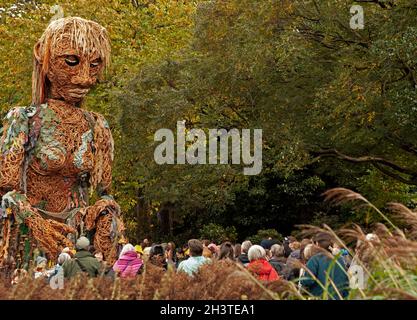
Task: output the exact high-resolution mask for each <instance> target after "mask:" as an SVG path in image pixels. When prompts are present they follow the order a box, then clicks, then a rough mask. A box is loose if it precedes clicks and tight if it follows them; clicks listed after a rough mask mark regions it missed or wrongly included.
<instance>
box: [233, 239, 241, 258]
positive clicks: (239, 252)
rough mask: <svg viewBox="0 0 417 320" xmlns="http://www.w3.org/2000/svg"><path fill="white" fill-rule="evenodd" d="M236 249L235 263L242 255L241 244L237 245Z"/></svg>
mask: <svg viewBox="0 0 417 320" xmlns="http://www.w3.org/2000/svg"><path fill="white" fill-rule="evenodd" d="M234 248H235V261H238V259H239V256H240V254H241V253H242V245H241V244H240V243H236V244H235V245H234Z"/></svg>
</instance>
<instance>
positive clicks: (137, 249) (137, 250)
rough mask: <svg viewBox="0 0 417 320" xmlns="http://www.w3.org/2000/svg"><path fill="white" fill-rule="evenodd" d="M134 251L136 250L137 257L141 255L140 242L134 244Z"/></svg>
mask: <svg viewBox="0 0 417 320" xmlns="http://www.w3.org/2000/svg"><path fill="white" fill-rule="evenodd" d="M135 251H136V253H137V254H138V257H139V258H142V255H143V249H142V246H141V245H140V244H137V245H136V246H135Z"/></svg>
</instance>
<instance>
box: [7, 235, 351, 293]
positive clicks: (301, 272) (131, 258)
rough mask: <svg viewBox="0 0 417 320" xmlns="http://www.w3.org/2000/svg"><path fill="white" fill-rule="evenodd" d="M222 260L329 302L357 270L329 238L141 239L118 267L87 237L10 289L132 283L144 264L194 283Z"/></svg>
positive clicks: (126, 249)
mask: <svg viewBox="0 0 417 320" xmlns="http://www.w3.org/2000/svg"><path fill="white" fill-rule="evenodd" d="M220 260H229V261H233V262H234V263H236V264H237V265H240V267H241V268H245V269H247V270H248V271H249V272H250V273H251V274H252V275H253V276H254V277H255V278H256V279H257V280H258V281H261V282H270V281H279V280H286V281H293V282H294V283H296V284H297V286H298V288H299V291H300V292H301V293H308V294H310V295H312V296H317V297H321V296H323V293H324V292H326V294H327V296H328V298H330V299H343V298H345V297H346V296H347V295H348V293H349V280H350V279H349V272H348V270H349V268H350V267H352V265H354V264H355V258H354V257H352V256H351V254H350V253H349V252H348V251H347V250H346V249H343V248H341V246H340V245H339V244H338V243H337V242H335V241H334V240H333V239H332V237H331V236H330V235H329V234H327V233H318V234H316V235H315V236H314V237H312V238H308V239H307V238H306V239H302V240H301V241H298V240H297V239H296V238H294V237H286V238H285V239H284V240H283V241H277V240H274V239H272V238H269V239H264V240H262V241H261V242H260V243H259V244H253V243H252V242H251V241H249V240H246V241H243V242H242V243H234V244H232V243H231V242H229V241H225V242H223V243H221V244H216V243H214V242H212V241H209V240H198V239H191V240H189V241H188V243H187V244H185V245H184V246H183V247H179V248H177V247H176V245H175V244H174V243H173V242H169V243H153V244H151V243H150V241H149V240H148V239H144V240H143V241H142V243H141V244H139V245H132V244H130V243H127V244H124V245H123V247H121V250H120V253H119V255H118V259H117V261H116V262H115V263H112V264H109V263H107V262H106V261H104V260H103V254H102V253H101V252H95V251H94V248H93V247H92V246H90V241H89V240H88V239H87V238H86V237H80V238H79V239H78V240H77V242H76V245H75V248H74V249H71V248H65V249H64V250H63V251H62V252H61V254H60V255H59V257H58V259H57V261H56V263H55V265H54V266H50V267H49V268H48V261H47V259H46V258H45V257H43V256H42V255H39V256H37V257H36V258H35V267H34V269H33V272H32V273H31V274H28V272H27V271H25V270H23V269H16V270H15V271H14V274H13V279H12V284H17V283H18V282H19V281H20V280H21V279H22V278H23V277H28V276H31V277H33V278H35V279H40V278H41V279H42V278H43V279H45V281H50V279H52V278H53V277H54V276H56V275H57V274H60V275H62V277H63V278H64V279H70V278H73V277H74V276H76V275H77V274H79V273H85V274H87V275H88V276H90V277H99V276H104V277H111V278H113V279H114V278H116V277H120V278H132V277H135V276H137V275H139V274H141V272H143V269H144V265H145V263H151V264H153V265H155V266H157V267H160V268H162V269H163V270H168V269H170V268H171V269H173V270H175V272H184V273H186V274H188V275H189V276H190V277H193V276H194V275H195V274H196V273H197V272H198V270H199V268H200V267H201V266H202V265H204V264H209V263H216V262H217V261H220Z"/></svg>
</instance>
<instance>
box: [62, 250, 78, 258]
mask: <svg viewBox="0 0 417 320" xmlns="http://www.w3.org/2000/svg"><path fill="white" fill-rule="evenodd" d="M76 252H77V251H76V250H74V249H71V248H69V247H65V248H64V249H62V253H68V254H69V255H70V257H71V259H72V258H74V256H75V253H76Z"/></svg>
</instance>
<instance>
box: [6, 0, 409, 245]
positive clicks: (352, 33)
mask: <svg viewBox="0 0 417 320" xmlns="http://www.w3.org/2000/svg"><path fill="white" fill-rule="evenodd" d="M56 4H58V5H60V6H61V8H62V9H63V14H64V15H65V16H80V17H83V18H87V19H92V20H95V21H97V22H99V23H100V24H102V25H103V26H105V27H106V28H107V29H108V31H109V33H110V36H111V39H112V66H111V68H110V69H109V70H108V72H107V74H106V76H105V79H104V80H103V81H102V82H101V83H100V84H99V85H98V86H97V87H96V88H95V89H94V91H93V92H92V93H91V94H90V95H89V97H88V99H87V100H86V102H85V107H86V108H88V109H90V110H95V111H98V112H101V113H102V114H104V115H105V116H106V118H107V119H108V121H109V122H110V124H111V127H112V131H113V135H114V138H115V142H116V155H115V159H116V160H115V166H114V172H113V181H114V183H113V191H114V195H115V197H116V199H117V201H118V202H119V203H120V204H121V206H122V208H123V212H124V216H125V220H126V222H127V225H128V233H129V235H130V237H131V238H132V239H135V240H136V241H139V239H141V238H143V237H151V238H152V239H154V240H160V241H164V240H168V239H169V240H172V239H175V240H176V241H184V240H185V239H187V238H190V237H199V236H202V237H207V238H212V239H214V240H223V238H225V237H227V238H229V239H231V240H242V239H244V238H246V237H250V236H252V237H253V236H254V235H255V234H256V233H257V232H258V230H262V229H274V230H276V231H277V232H279V233H280V234H284V235H287V234H289V233H290V232H293V230H295V227H294V226H295V225H297V224H301V223H312V224H321V223H327V224H329V225H331V226H332V227H333V228H337V227H339V226H341V225H343V224H345V223H349V222H356V223H360V224H361V225H362V226H364V227H365V228H366V227H370V226H371V225H372V224H373V223H374V222H376V221H378V220H379V219H380V217H379V216H377V215H375V214H374V213H373V212H372V211H369V209H366V208H363V209H362V210H355V211H353V210H351V209H350V208H348V207H341V208H330V207H328V206H327V205H325V204H323V201H322V200H323V198H322V196H321V194H322V193H323V192H324V191H325V190H327V189H329V188H332V187H336V186H342V187H347V188H351V189H353V190H355V191H358V192H360V193H362V194H363V195H364V196H365V197H367V198H368V199H369V200H370V201H372V202H373V203H374V204H376V205H377V206H379V207H383V206H384V205H385V204H386V203H387V202H389V201H398V202H402V203H404V204H406V205H407V206H409V207H411V208H413V207H415V206H416V204H417V187H416V186H417V143H416V141H417V41H416V39H417V2H416V1H415V0H397V1H383V0H373V1H369V0H366V1H365V0H364V1H352V0H329V1H322V0H320V1H318V0H317V1H311V0H308V1H307V0H297V1H291V0H262V1H255V0H217V1H204V0H201V1H197V0H195V1H188V0H183V1H179V0H134V1H127V0H125V1H123V0H89V1H86V0H80V1H48V0H47V1H0V16H1V17H0V39H1V40H0V57H1V59H0V83H1V85H0V115H1V116H2V117H3V116H4V115H5V113H6V112H7V110H8V109H9V108H11V107H13V106H17V105H28V104H29V103H30V92H31V88H30V87H31V72H32V48H33V45H34V44H35V43H36V41H37V39H38V38H39V37H40V35H41V34H42V32H43V30H44V29H45V27H46V25H47V24H48V22H49V20H50V19H51V18H52V17H53V16H54V15H55V14H58V15H59V14H61V12H60V10H52V11H51V8H52V7H53V6H54V5H56ZM353 4H361V5H362V6H363V8H364V12H365V28H364V29H363V30H352V29H351V28H350V27H349V21H350V18H351V14H350V12H349V10H350V7H351V6H352V5H353ZM182 119H186V120H187V126H189V127H193V128H203V129H208V128H226V129H231V128H238V129H241V128H262V129H263V171H262V173H261V174H260V175H257V176H244V175H243V174H242V168H241V167H239V166H236V165H218V166H213V165H206V166H204V165H202V166H191V165H167V166H160V165H157V164H156V163H155V162H154V158H153V152H154V149H155V146H156V143H155V142H154V141H153V135H154V133H155V132H156V131H157V130H158V129H160V128H171V129H173V130H174V129H175V128H176V122H177V121H179V120H182ZM276 231H275V232H276ZM268 232H269V233H270V232H272V231H267V232H266V233H268ZM261 235H262V233H261ZM261 235H258V237H260V236H261Z"/></svg>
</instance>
